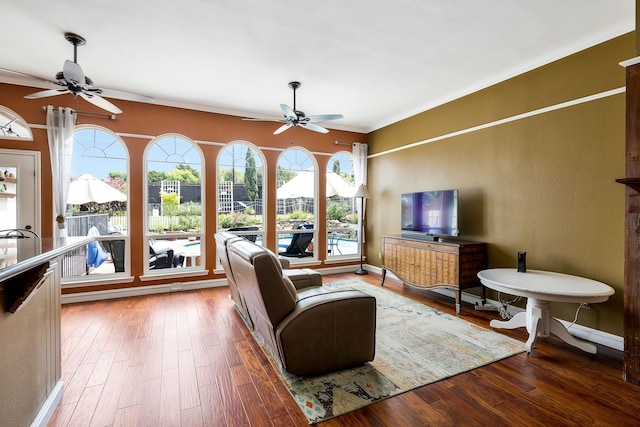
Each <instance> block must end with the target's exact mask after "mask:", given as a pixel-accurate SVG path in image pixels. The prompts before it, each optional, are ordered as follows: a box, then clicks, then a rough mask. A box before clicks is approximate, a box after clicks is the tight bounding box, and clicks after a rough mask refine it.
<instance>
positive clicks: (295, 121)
mask: <svg viewBox="0 0 640 427" xmlns="http://www.w3.org/2000/svg"><path fill="white" fill-rule="evenodd" d="M289 87H290V88H291V89H293V108H291V107H289V106H288V105H286V104H280V108H281V109H282V113H283V114H284V118H283V119H282V120H274V121H276V122H280V123H284V125H282V126H280V127H279V128H278V129H276V130H275V132H273V134H274V135H278V134H280V133H282V132H284V131H285V130H287V129H289V128H291V127H296V126H300V127H303V128H305V129H309V130H312V131H314V132H320V133H328V132H329V129H325V128H323V127H322V126H319V125H317V124H315V123H316V122H328V121H329V120H338V119H341V118H343V117H344V116H343V115H342V114H322V115H316V116H307V115H305V114H304V112H302V111H300V110H298V109H296V90H297V89H298V88H299V87H300V82H290V83H289ZM246 120H263V119H246Z"/></svg>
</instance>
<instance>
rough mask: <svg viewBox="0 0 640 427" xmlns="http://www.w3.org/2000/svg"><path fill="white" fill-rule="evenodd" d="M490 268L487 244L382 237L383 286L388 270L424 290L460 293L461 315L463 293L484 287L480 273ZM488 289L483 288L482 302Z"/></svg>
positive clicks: (458, 296) (457, 294)
mask: <svg viewBox="0 0 640 427" xmlns="http://www.w3.org/2000/svg"><path fill="white" fill-rule="evenodd" d="M486 268H487V244H486V243H481V242H467V241H462V240H453V239H452V240H444V241H426V240H421V239H420V238H413V237H407V236H400V235H395V236H382V283H381V285H383V286H384V280H385V278H386V275H387V270H389V271H391V272H392V273H393V274H395V275H396V276H398V278H400V280H402V281H403V282H404V283H406V284H408V285H411V286H415V287H418V288H423V289H433V288H452V289H454V290H456V291H457V292H456V313H457V314H460V302H461V298H462V290H463V289H467V288H472V287H475V286H482V284H481V283H480V280H479V279H478V276H477V274H478V272H479V271H481V270H484V269H486ZM485 299H486V298H485V288H484V287H482V300H483V301H484V300H485Z"/></svg>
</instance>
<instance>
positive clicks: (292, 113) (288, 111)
mask: <svg viewBox="0 0 640 427" xmlns="http://www.w3.org/2000/svg"><path fill="white" fill-rule="evenodd" d="M280 108H281V109H282V112H283V113H284V116H285V117H286V118H287V119H291V120H295V119H297V118H298V115H297V114H296V112H295V111H293V109H292V108H291V107H289V106H288V105H286V104H280Z"/></svg>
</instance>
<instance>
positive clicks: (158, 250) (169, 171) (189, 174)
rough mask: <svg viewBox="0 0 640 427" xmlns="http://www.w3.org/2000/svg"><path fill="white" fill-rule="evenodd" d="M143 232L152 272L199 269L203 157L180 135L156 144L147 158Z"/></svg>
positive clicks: (170, 136) (163, 137)
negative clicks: (145, 237)
mask: <svg viewBox="0 0 640 427" xmlns="http://www.w3.org/2000/svg"><path fill="white" fill-rule="evenodd" d="M145 159H146V171H145V178H146V179H145V194H146V201H147V203H146V206H145V208H146V213H147V214H146V221H145V225H146V231H147V233H146V234H147V240H148V246H149V262H148V263H146V265H145V269H146V271H147V272H151V273H154V274H155V273H158V274H159V273H175V269H176V268H192V269H202V266H203V265H204V263H203V262H202V259H204V255H205V247H204V243H205V242H204V240H203V239H202V236H203V224H204V222H203V209H202V207H203V196H202V195H203V193H204V191H203V188H202V184H203V182H204V179H203V178H204V177H203V170H202V163H203V160H202V159H203V156H202V152H201V151H200V149H199V148H198V146H197V145H196V144H195V143H194V142H193V141H191V140H190V139H188V138H186V137H184V136H181V135H162V136H159V137H158V138H156V139H154V140H153V141H152V142H151V143H150V144H149V146H148V147H147V150H146V153H145Z"/></svg>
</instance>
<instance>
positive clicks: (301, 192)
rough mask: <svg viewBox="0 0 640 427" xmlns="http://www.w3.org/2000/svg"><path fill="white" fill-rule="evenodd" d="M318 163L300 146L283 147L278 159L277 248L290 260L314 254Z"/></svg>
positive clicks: (313, 255)
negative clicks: (284, 148) (285, 148)
mask: <svg viewBox="0 0 640 427" xmlns="http://www.w3.org/2000/svg"><path fill="white" fill-rule="evenodd" d="M317 175H318V174H317V164H316V161H315V159H314V158H313V156H311V154H310V153H309V152H308V151H306V150H304V149H302V148H290V149H288V150H285V151H284V152H283V153H282V154H281V155H280V157H279V158H278V162H277V170H276V180H277V183H276V185H277V190H276V199H277V200H276V209H277V232H276V234H277V237H278V252H279V253H280V255H282V256H286V257H288V258H291V259H292V260H293V261H295V260H296V259H299V258H307V257H314V258H315V253H314V249H313V243H314V238H315V235H316V216H317V215H316V214H317V212H316V206H317V205H316V196H317V194H318V185H317Z"/></svg>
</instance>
